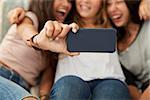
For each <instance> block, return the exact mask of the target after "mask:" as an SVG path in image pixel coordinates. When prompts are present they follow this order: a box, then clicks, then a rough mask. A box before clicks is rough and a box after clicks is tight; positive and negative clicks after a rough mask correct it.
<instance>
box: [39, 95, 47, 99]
mask: <svg viewBox="0 0 150 100" xmlns="http://www.w3.org/2000/svg"><path fill="white" fill-rule="evenodd" d="M39 98H40V99H42V98H44V100H49V95H47V94H45V95H40V96H39Z"/></svg>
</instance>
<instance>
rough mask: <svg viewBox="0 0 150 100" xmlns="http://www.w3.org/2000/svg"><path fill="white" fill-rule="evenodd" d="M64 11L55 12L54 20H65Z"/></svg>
mask: <svg viewBox="0 0 150 100" xmlns="http://www.w3.org/2000/svg"><path fill="white" fill-rule="evenodd" d="M66 15H67V13H66V10H64V9H59V10H57V11H56V18H57V20H58V21H64V19H65V18H66Z"/></svg>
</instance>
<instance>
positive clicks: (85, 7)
mask: <svg viewBox="0 0 150 100" xmlns="http://www.w3.org/2000/svg"><path fill="white" fill-rule="evenodd" d="M81 9H82V10H88V9H89V7H87V6H81Z"/></svg>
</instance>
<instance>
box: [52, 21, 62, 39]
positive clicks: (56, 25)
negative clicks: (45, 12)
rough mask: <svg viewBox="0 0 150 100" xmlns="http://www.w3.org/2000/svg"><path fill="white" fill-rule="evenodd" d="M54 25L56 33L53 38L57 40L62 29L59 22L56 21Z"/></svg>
mask: <svg viewBox="0 0 150 100" xmlns="http://www.w3.org/2000/svg"><path fill="white" fill-rule="evenodd" d="M53 25H54V32H53V35H52V38H53V39H55V38H56V37H57V36H58V35H59V34H60V33H61V31H62V27H61V25H60V23H58V22H57V21H54V22H53Z"/></svg>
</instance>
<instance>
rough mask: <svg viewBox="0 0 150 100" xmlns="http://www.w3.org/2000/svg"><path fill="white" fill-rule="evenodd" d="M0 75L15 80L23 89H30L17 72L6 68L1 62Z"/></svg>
mask: <svg viewBox="0 0 150 100" xmlns="http://www.w3.org/2000/svg"><path fill="white" fill-rule="evenodd" d="M0 76H2V77H4V78H6V79H8V80H10V81H13V82H15V83H17V84H18V85H20V86H21V87H23V88H24V89H26V90H27V91H30V87H29V84H28V83H27V82H26V81H25V80H24V79H23V78H22V77H21V76H20V75H19V74H17V73H16V72H14V71H12V70H10V69H7V68H6V67H5V66H3V65H1V64H0Z"/></svg>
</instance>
